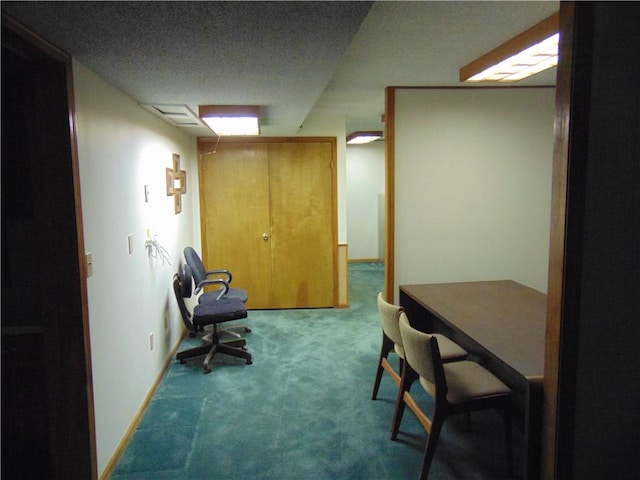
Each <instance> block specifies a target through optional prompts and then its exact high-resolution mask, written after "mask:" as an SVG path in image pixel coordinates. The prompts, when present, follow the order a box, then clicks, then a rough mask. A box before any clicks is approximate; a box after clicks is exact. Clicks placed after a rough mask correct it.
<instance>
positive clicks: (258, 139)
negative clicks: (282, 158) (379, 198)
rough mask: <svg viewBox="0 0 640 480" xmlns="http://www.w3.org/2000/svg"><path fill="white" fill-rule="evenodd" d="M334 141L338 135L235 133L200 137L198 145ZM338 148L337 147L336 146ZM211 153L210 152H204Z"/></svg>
mask: <svg viewBox="0 0 640 480" xmlns="http://www.w3.org/2000/svg"><path fill="white" fill-rule="evenodd" d="M317 142H333V143H335V144H336V145H337V141H336V137H262V136H254V135H234V136H226V137H198V146H200V145H202V146H204V145H210V144H214V145H215V144H217V143H317ZM336 148H337V147H336ZM202 153H209V152H202Z"/></svg>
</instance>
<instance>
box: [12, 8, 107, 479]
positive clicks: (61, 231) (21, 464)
mask: <svg viewBox="0 0 640 480" xmlns="http://www.w3.org/2000/svg"><path fill="white" fill-rule="evenodd" d="M50 48H51V47H50V46H48V45H46V44H38V42H35V41H34V37H32V36H31V35H30V34H29V33H28V32H26V31H24V30H23V29H21V27H19V25H17V24H15V23H14V22H12V21H11V20H10V19H8V18H6V17H5V16H4V15H3V16H2V478H6V479H22V478H29V479H41V478H42V479H44V478H46V479H69V478H95V477H96V473H95V472H96V468H95V440H94V429H93V406H92V405H93V399H92V393H91V380H90V378H91V372H90V361H89V356H88V355H89V344H88V338H89V337H88V330H87V328H86V319H87V315H86V290H85V286H84V273H83V269H82V266H81V258H82V257H81V253H80V252H82V236H81V235H82V229H81V224H80V222H79V219H80V218H81V217H80V207H79V202H77V201H76V200H77V199H79V192H78V188H77V181H76V180H75V179H76V178H77V175H75V172H76V167H75V162H74V137H73V135H72V133H73V129H72V128H71V122H70V118H72V116H71V115H70V102H69V93H68V92H69V91H70V90H68V75H69V72H70V68H69V62H70V59H69V58H68V57H67V58H64V56H63V55H61V54H52V53H51V51H50Z"/></svg>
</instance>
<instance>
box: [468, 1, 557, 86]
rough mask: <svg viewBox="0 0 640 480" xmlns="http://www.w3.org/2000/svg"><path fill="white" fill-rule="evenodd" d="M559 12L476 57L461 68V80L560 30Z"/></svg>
mask: <svg viewBox="0 0 640 480" xmlns="http://www.w3.org/2000/svg"><path fill="white" fill-rule="evenodd" d="M558 23H559V14H558V12H556V13H554V14H553V15H551V16H550V17H548V18H545V19H544V20H542V21H541V22H539V23H537V24H535V25H534V26H533V27H531V28H529V29H528V30H525V31H524V32H522V33H521V34H520V35H516V36H515V37H513V38H512V39H511V40H507V41H506V42H505V43H503V44H502V45H500V46H498V47H496V48H494V49H493V50H491V51H490V52H488V53H486V54H484V55H482V56H481V57H480V58H477V59H475V60H474V61H473V62H471V63H468V64H467V65H465V66H464V67H462V68H461V69H460V77H459V80H460V81H461V82H464V81H465V80H467V79H468V78H470V77H472V76H473V75H475V74H477V73H480V72H482V71H483V70H485V69H487V68H488V67H490V66H492V65H495V64H497V63H500V62H501V61H503V60H505V59H507V58H509V57H510V56H512V55H514V54H516V53H518V52H520V51H522V50H524V49H525V48H527V47H530V46H531V45H533V44H535V43H538V42H540V41H542V40H544V39H545V38H547V37H549V36H551V35H553V34H554V33H556V32H557V31H558Z"/></svg>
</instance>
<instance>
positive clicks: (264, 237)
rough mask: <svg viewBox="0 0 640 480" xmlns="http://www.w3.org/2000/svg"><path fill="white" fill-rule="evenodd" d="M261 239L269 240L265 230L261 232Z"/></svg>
mask: <svg viewBox="0 0 640 480" xmlns="http://www.w3.org/2000/svg"><path fill="white" fill-rule="evenodd" d="M262 239H263V240H264V241H265V242H266V241H267V240H269V235H267V232H265V233H263V234H262Z"/></svg>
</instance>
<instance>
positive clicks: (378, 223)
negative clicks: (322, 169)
mask: <svg viewBox="0 0 640 480" xmlns="http://www.w3.org/2000/svg"><path fill="white" fill-rule="evenodd" d="M384 148H385V146H384V142H382V141H378V142H372V143H367V144H364V145H347V181H346V189H347V195H346V198H347V236H348V238H349V260H363V259H367V260H370V259H381V260H382V259H383V258H384V257H383V256H381V253H380V252H381V247H383V245H381V240H382V238H383V237H382V238H381V235H380V232H381V231H382V232H384V229H385V225H384V216H383V217H382V218H380V208H379V207H380V202H381V199H382V200H383V199H384V193H385V191H384V190H385V184H384V179H385V158H384V155H385V152H384ZM381 195H382V197H381ZM383 211H384V210H383Z"/></svg>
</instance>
